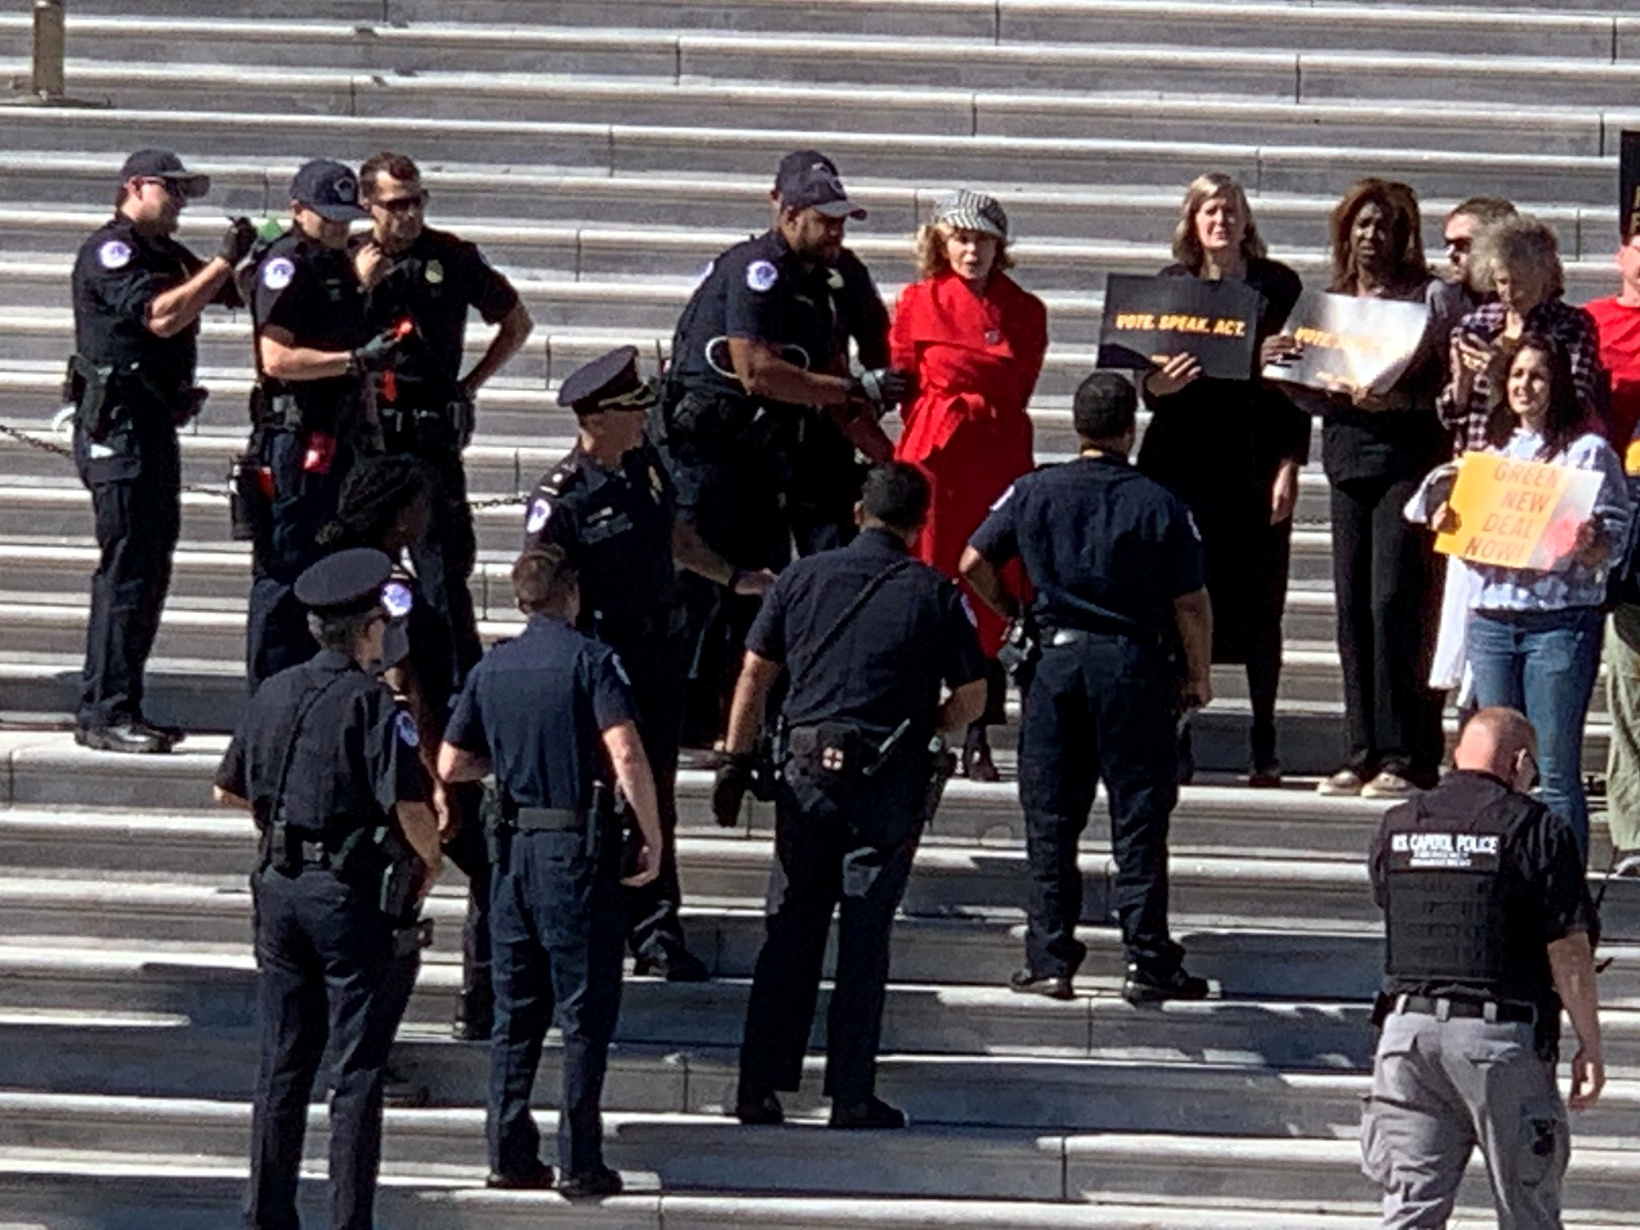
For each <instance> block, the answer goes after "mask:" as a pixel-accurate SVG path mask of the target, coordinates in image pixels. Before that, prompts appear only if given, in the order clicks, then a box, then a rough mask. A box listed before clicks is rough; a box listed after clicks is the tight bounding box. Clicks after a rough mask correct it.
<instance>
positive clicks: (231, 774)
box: [216, 649, 429, 839]
mask: <svg viewBox="0 0 1640 1230" xmlns="http://www.w3.org/2000/svg"><path fill="white" fill-rule="evenodd" d="M298 718H300V725H299V726H298V725H297V722H298ZM293 739H294V741H295V743H294V746H293V745H292V740H293ZM419 745H420V740H419V738H418V737H417V733H416V724H415V722H414V721H413V720H412V719H411V716H410V713H409V711H408V710H406V709H405V708H404V707H403V706H401V705H400V704H399V703H398V700H397V698H396V697H395V696H394V695H393V692H392V689H390V688H389V687H388V686H387V685H386V684H385V683H383V682H381V680H379V679H376V678H375V677H374V676H371V675H369V674H366V673H365V672H364V671H363V670H361V669H360V668H359V666H358V664H357V663H355V662H354V661H353V659H352V658H350V657H349V656H348V655H347V654H344V653H340V652H338V651H337V650H334V649H321V650H320V651H319V652H318V653H317V654H316V655H314V656H313V657H312V658H310V659H308V661H306V662H303V663H302V664H301V665H300V666H293V667H291V668H290V669H288V670H283V671H280V672H279V673H278V674H277V675H274V676H272V677H271V678H270V679H268V680H267V681H266V682H264V683H263V684H262V686H261V687H260V688H258V689H257V691H256V695H255V696H253V697H251V700H250V704H249V707H248V708H247V709H246V712H245V718H244V721H242V722H241V723H240V725H239V729H238V730H237V731H236V732H235V734H234V737H233V740H232V741H231V742H230V743H229V744H228V751H227V753H226V754H225V755H224V756H223V757H222V763H221V765H219V766H218V767H217V771H216V784H217V785H218V786H220V787H222V789H224V790H227V791H229V792H230V793H233V794H237V795H238V796H239V797H240V798H242V799H248V800H250V803H251V806H252V808H253V810H254V811H255V812H256V815H257V818H258V822H261V821H263V820H268V819H272V820H283V821H284V822H285V823H286V824H289V825H291V826H292V827H294V828H298V829H302V830H304V831H308V832H314V833H318V832H328V835H329V836H330V837H331V838H335V839H339V838H341V837H345V836H346V835H347V834H348V833H350V832H352V831H353V830H354V829H357V828H364V827H370V826H374V825H376V824H379V823H381V821H382V820H383V819H384V818H385V816H386V814H387V813H389V812H391V811H392V809H393V805H394V804H395V803H421V802H425V801H426V800H427V798H428V796H429V786H428V782H427V774H426V771H425V770H424V769H423V768H422V764H421V760H420V757H419V754H418V751H417V748H418V747H419ZM287 761H288V766H289V767H288V769H287V767H286V765H287ZM281 778H283V781H284V796H283V806H282V807H280V808H279V810H278V812H277V813H275V811H274V805H275V803H277V802H278V801H279V799H280V794H279V787H280V781H281Z"/></svg>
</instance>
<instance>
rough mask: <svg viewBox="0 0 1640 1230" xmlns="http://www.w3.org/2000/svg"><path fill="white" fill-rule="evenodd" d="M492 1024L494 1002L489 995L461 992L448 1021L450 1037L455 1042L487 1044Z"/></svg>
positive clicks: (485, 992) (493, 1019) (486, 992)
mask: <svg viewBox="0 0 1640 1230" xmlns="http://www.w3.org/2000/svg"><path fill="white" fill-rule="evenodd" d="M494 1024H495V1000H494V997H493V996H492V995H491V993H490V992H489V991H487V990H486V991H484V992H482V993H480V992H470V991H463V992H462V993H461V998H460V999H459V1000H457V1001H456V1014H455V1016H454V1017H453V1018H452V1019H451V1021H450V1036H451V1037H452V1038H454V1039H455V1040H456V1041H457V1042H488V1041H489V1040H490V1032H491V1030H492V1029H493V1027H494Z"/></svg>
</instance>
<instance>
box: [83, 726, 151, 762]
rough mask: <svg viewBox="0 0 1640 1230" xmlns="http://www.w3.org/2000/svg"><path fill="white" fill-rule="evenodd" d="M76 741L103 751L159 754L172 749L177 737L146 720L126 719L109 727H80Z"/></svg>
mask: <svg viewBox="0 0 1640 1230" xmlns="http://www.w3.org/2000/svg"><path fill="white" fill-rule="evenodd" d="M74 742H76V743H78V744H79V745H80V746H81V747H89V748H91V749H92V750H94V751H99V752H135V753H137V754H140V755H155V754H159V753H163V752H168V751H170V750H171V748H172V747H173V746H174V745H175V743H176V740H174V739H172V738H171V737H170V736H169V735H167V734H166V733H165V732H164V731H161V730H156V729H155V728H154V727H152V726H150V725H148V724H147V723H146V722H134V721H124V722H115V723H113V724H112V725H109V726H81V727H78V728H77V729H76V730H75V731H74Z"/></svg>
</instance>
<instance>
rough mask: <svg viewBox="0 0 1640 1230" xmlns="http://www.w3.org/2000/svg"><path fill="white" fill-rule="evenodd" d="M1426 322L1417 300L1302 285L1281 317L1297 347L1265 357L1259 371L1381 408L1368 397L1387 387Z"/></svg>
mask: <svg viewBox="0 0 1640 1230" xmlns="http://www.w3.org/2000/svg"><path fill="white" fill-rule="evenodd" d="M1428 323H1429V307H1428V305H1427V304H1425V303H1423V302H1417V303H1407V302H1403V301H1401V300H1397V299H1369V298H1357V297H1356V296H1353V295H1330V294H1320V293H1317V292H1315V291H1305V292H1304V293H1303V294H1302V295H1300V296H1299V299H1298V304H1297V305H1296V306H1295V307H1294V308H1293V311H1292V314H1291V315H1290V316H1288V318H1287V328H1288V330H1289V331H1290V332H1291V333H1292V335H1293V337H1294V338H1295V339H1296V340H1297V341H1298V342H1299V343H1300V346H1299V353H1298V354H1297V355H1296V356H1294V357H1293V358H1291V359H1287V360H1283V361H1280V362H1272V361H1270V360H1268V359H1266V361H1265V367H1264V376H1265V378H1266V379H1267V380H1286V381H1289V382H1291V383H1293V384H1302V385H1306V386H1307V387H1309V388H1312V389H1321V390H1323V391H1324V392H1328V393H1342V394H1345V395H1347V396H1349V397H1351V398H1352V399H1354V400H1355V401H1356V404H1357V405H1358V406H1359V407H1360V408H1361V409H1363V410H1382V409H1383V408H1384V403H1383V402H1382V401H1381V400H1379V401H1377V402H1374V401H1373V397H1374V396H1378V397H1380V398H1381V397H1382V395H1383V394H1385V393H1387V392H1389V390H1390V388H1391V387H1392V386H1393V385H1394V384H1395V382H1396V380H1398V379H1399V378H1400V376H1401V373H1402V372H1404V371H1405V370H1406V367H1407V364H1408V363H1409V362H1411V361H1412V356H1413V354H1414V352H1415V351H1416V350H1417V349H1418V343H1419V341H1420V340H1421V339H1422V338H1423V335H1424V328H1425V327H1426V326H1427V325H1428Z"/></svg>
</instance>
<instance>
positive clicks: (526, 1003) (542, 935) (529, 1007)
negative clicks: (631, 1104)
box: [489, 832, 626, 1175]
mask: <svg viewBox="0 0 1640 1230" xmlns="http://www.w3.org/2000/svg"><path fill="white" fill-rule="evenodd" d="M618 846H619V843H618V842H614V841H613V839H611V843H610V846H609V848H607V849H605V850H604V852H603V855H602V857H600V858H599V859H598V861H597V864H596V865H594V863H593V861H592V860H591V859H589V858H588V857H587V847H586V837H585V835H584V834H582V833H578V832H557V833H553V832H535V833H515V832H508V833H506V834H504V836H503V840H502V842H501V847H502V848H501V852H500V858H499V860H498V863H497V866H496V870H495V881H494V884H495V895H494V898H493V899H492V901H491V905H490V927H491V942H492V944H493V951H494V970H495V1035H494V1038H493V1039H492V1041H491V1043H490V1104H489V1142H490V1167H491V1169H493V1170H496V1171H499V1172H500V1173H502V1174H508V1175H520V1174H527V1173H529V1172H530V1171H531V1170H534V1169H535V1167H536V1165H537V1164H538V1161H539V1151H540V1148H541V1134H540V1131H539V1129H538V1128H537V1127H536V1126H535V1120H534V1119H533V1118H532V1117H531V1115H530V1091H531V1089H532V1088H533V1087H534V1085H535V1073H536V1069H537V1068H538V1067H539V1066H540V1063H541V1042H542V1039H543V1038H545V1037H546V1033H547V1027H548V1026H549V1025H551V1024H552V1021H553V1016H554V1012H555V1011H556V1014H557V1018H558V1028H559V1031H560V1032H561V1033H562V1035H563V1045H564V1088H563V1100H562V1102H561V1103H560V1106H559V1113H558V1162H559V1165H560V1166H561V1167H562V1168H563V1169H564V1170H565V1171H567V1172H568V1173H570V1174H573V1175H584V1174H588V1173H590V1172H592V1171H596V1170H598V1169H600V1168H601V1167H602V1166H603V1164H604V1153H603V1119H602V1116H601V1115H600V1113H599V1109H598V1104H599V1102H600V1100H601V1099H602V1097H603V1088H604V1073H605V1071H606V1070H607V1068H608V1064H609V1039H610V1036H611V1035H612V1034H613V1033H614V1032H615V1018H616V1016H617V1014H618V1013H619V1011H620V1006H621V948H622V938H623V936H624V935H625V934H626V919H625V916H624V915H623V913H622V911H621V898H620V892H619V888H620V884H619V881H618V879H617V875H618V873H619V861H618V859H619V851H618Z"/></svg>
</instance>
